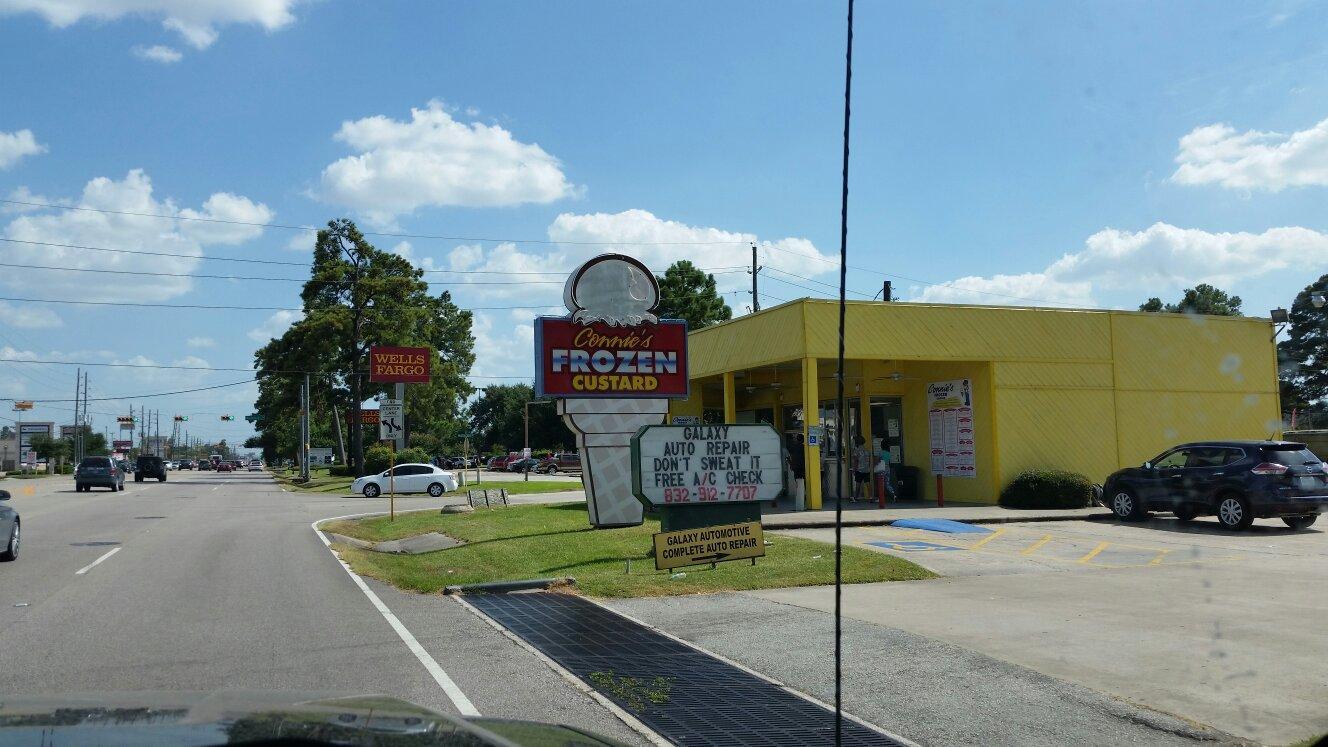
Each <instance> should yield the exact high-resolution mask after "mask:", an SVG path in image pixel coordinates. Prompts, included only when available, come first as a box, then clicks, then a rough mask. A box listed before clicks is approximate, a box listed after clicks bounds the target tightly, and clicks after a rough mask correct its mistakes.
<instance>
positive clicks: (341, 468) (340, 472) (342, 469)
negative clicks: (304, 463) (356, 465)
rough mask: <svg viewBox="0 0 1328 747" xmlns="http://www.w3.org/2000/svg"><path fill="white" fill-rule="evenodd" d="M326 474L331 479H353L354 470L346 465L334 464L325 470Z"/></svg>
mask: <svg viewBox="0 0 1328 747" xmlns="http://www.w3.org/2000/svg"><path fill="white" fill-rule="evenodd" d="M327 473H328V474H329V475H331V476H333V477H354V476H355V470H353V469H351V468H350V465H348V464H334V465H332V466H331V467H328V468H327Z"/></svg>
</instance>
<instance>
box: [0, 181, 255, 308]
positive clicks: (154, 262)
mask: <svg viewBox="0 0 1328 747" xmlns="http://www.w3.org/2000/svg"><path fill="white" fill-rule="evenodd" d="M73 203H74V204H76V205H77V206H79V207H86V208H95V209H99V210H109V211H117V212H118V213H119V214H112V213H97V212H87V211H74V210H69V211H63V210H56V211H51V212H36V213H29V214H25V215H21V216H19V217H17V218H14V219H13V220H12V221H10V223H9V224H8V225H6V226H5V227H4V230H3V234H4V236H6V237H7V238H10V239H16V240H21V241H32V242H43V243H44V244H73V245H83V246H95V247H104V248H109V249H130V250H148V251H159V252H167V253H171V254H179V255H184V256H181V257H152V258H151V259H144V258H143V257H142V256H139V255H133V254H116V253H112V252H98V251H90V250H85V249H69V248H62V247H56V246H47V245H43V243H38V244H22V243H7V244H6V246H7V254H8V256H10V257H13V258H14V261H15V262H19V263H23V264H37V265H56V266H60V267H70V268H81V269H90V270H144V269H146V270H147V271H151V272H162V273H186V274H187V273H190V272H192V271H194V270H195V269H196V268H197V267H198V264H199V261H198V257H201V256H202V255H203V247H204V246H207V245H210V244H235V243H239V242H242V241H247V240H249V239H252V238H256V237H257V236H259V235H260V234H261V233H262V229H261V228H259V227H255V226H237V225H231V224H225V223H196V222H189V221H169V220H163V219H161V218H152V217H144V216H139V215H125V214H123V213H145V214H153V215H180V216H189V217H201V218H213V219H223V220H240V219H244V220H255V221H258V222H264V221H268V220H270V219H271V218H272V215H273V213H272V211H271V210H269V209H268V208H267V206H265V205H262V204H259V203H254V202H252V201H250V200H249V199H247V198H244V197H239V196H236V195H232V194H228V193H225V192H219V193H217V194H214V195H212V196H211V197H209V198H208V200H207V201H206V202H204V203H203V208H202V209H201V210H192V209H188V208H186V209H183V210H181V209H179V208H177V207H176V205H175V203H174V202H172V201H171V200H169V199H166V200H160V201H159V200H157V199H155V198H154V197H153V194H152V181H151V179H149V178H148V176H147V175H146V174H145V173H143V171H141V170H138V169H135V170H133V171H130V172H129V173H128V174H127V175H126V176H125V178H124V179H122V180H119V181H117V180H114V179H110V178H107V177H98V178H96V179H93V180H91V181H89V182H88V183H87V185H86V186H85V187H84V188H83V194H82V195H81V196H80V197H79V198H78V199H77V200H75V201H73ZM0 283H3V284H5V285H7V286H9V287H10V288H12V289H16V290H22V291H23V293H24V295H33V296H40V297H44V298H62V299H63V298H78V299H81V300H88V301H125V300H134V301H164V300H168V299H171V298H174V297H176V296H179V295H182V294H184V293H186V292H187V291H189V290H190V289H191V288H192V287H193V286H192V281H191V280H190V279H189V278H187V277H164V276H156V277H153V276H135V275H116V276H114V279H111V277H110V276H109V275H108V276H103V277H98V275H97V274H96V273H88V272H54V271H48V270H30V271H27V272H24V273H23V275H22V276H17V275H15V274H13V273H0Z"/></svg>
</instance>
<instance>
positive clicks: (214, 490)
mask: <svg viewBox="0 0 1328 747" xmlns="http://www.w3.org/2000/svg"><path fill="white" fill-rule="evenodd" d="M219 487H221V486H220V485H218V486H217V488H219ZM217 488H213V489H212V490H213V492H216V490H217Z"/></svg>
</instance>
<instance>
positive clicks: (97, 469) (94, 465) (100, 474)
mask: <svg viewBox="0 0 1328 747" xmlns="http://www.w3.org/2000/svg"><path fill="white" fill-rule="evenodd" d="M124 478H125V476H124V470H122V469H120V465H118V464H116V463H115V460H114V459H112V458H110V457H108V456H94V457H83V461H81V462H79V463H78V466H77V467H75V468H74V490H75V492H79V493H86V492H87V491H89V490H92V488H94V487H100V488H110V489H111V492H115V491H117V490H124Z"/></svg>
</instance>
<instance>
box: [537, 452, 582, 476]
mask: <svg viewBox="0 0 1328 747" xmlns="http://www.w3.org/2000/svg"><path fill="white" fill-rule="evenodd" d="M535 471H536V472H539V473H542V474H545V475H556V474H558V473H559V472H580V471H581V452H579V451H567V452H561V453H558V454H551V455H549V456H547V457H545V458H544V459H542V460H540V463H539V466H537V467H536V468H535Z"/></svg>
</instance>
